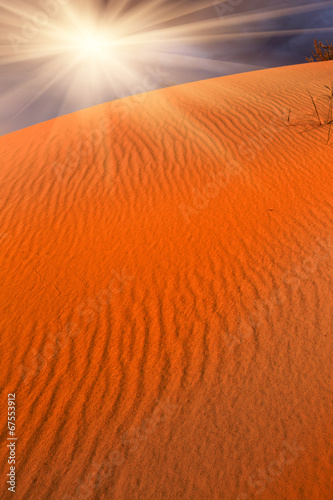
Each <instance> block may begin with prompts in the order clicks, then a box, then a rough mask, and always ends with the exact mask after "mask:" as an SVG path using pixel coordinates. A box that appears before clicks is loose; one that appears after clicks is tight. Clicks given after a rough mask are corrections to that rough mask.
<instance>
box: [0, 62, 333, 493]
mask: <svg viewBox="0 0 333 500" xmlns="http://www.w3.org/2000/svg"><path fill="white" fill-rule="evenodd" d="M332 75H333V63H332V62H326V63H313V64H305V65H300V66H293V67H286V68H278V69H272V70H264V71H257V72H253V73H247V74H242V75H235V76H230V77H223V78H217V79H212V80H207V81H202V82H197V83H191V84H187V85H182V86H179V87H174V88H168V89H163V90H158V91H154V92H151V93H148V94H144V95H141V96H135V97H131V98H126V99H121V100H119V101H115V102H112V103H108V104H105V105H101V106H97V107H94V108H91V109H88V110H84V111H82V112H78V113H75V114H72V115H67V116H64V117H61V118H57V119H55V120H51V121H49V122H46V123H42V124H40V125H37V126H33V127H30V128H28V129H25V130H22V131H19V132H15V133H13V134H9V135H7V136H3V137H1V138H0V154H1V169H0V177H1V179H0V189H1V197H0V200H1V227H0V233H1V238H0V247H1V252H2V260H1V285H2V286H1V302H0V305H1V315H0V318H1V332H2V334H1V353H2V355H1V373H0V377H1V384H0V387H1V391H2V397H1V408H2V410H1V415H2V417H1V418H3V425H2V434H1V436H2V443H3V444H2V446H1V473H2V474H1V477H2V484H1V490H2V493H1V498H7V497H8V498H10V495H11V494H12V493H11V492H9V491H7V486H6V484H5V481H6V479H5V478H6V474H7V473H8V471H9V465H8V463H7V458H8V448H7V447H6V442H7V441H6V440H7V437H8V429H7V427H6V407H7V406H6V401H7V394H8V393H15V394H16V404H17V429H16V436H17V463H16V467H17V489H16V498H17V499H30V498H31V499H33V498H38V499H45V500H46V499H55V500H59V499H64V500H65V499H67V500H68V499H86V498H92V499H124V500H125V499H126V500H132V499H140V500H141V499H145V500H146V499H154V500H156V499H198V500H199V499H200V500H201V499H207V500H208V499H209V500H212V499H226V500H229V499H230V500H233V499H237V500H245V499H252V498H257V497H258V498H259V497H261V498H265V499H279V500H281V499H286V500H287V499H288V500H290V499H294V498H295V499H309V500H310V499H311V500H314V499H329V498H332V491H333V488H332V486H333V485H332V479H331V478H332V477H333V474H332V445H331V443H332V383H331V382H332V378H331V360H332V354H333V349H332V346H333V344H332V318H333V308H332V249H333V238H332V230H333V210H332V208H333V207H332V187H333V181H332V147H333V138H332V140H331V142H330V143H329V144H328V145H327V144H326V142H327V134H328V129H327V127H325V126H323V127H319V126H318V125H317V122H316V116H315V114H314V110H313V107H312V104H311V100H310V98H309V95H308V94H307V89H308V90H309V91H310V92H311V93H312V94H313V96H314V97H315V98H316V100H317V102H318V106H319V109H320V112H321V113H322V116H323V117H324V116H325V113H326V112H327V101H325V97H324V96H325V92H326V90H325V87H324V85H329V84H330V82H331V78H332ZM289 110H291V113H290V121H289V122H288V115H289Z"/></svg>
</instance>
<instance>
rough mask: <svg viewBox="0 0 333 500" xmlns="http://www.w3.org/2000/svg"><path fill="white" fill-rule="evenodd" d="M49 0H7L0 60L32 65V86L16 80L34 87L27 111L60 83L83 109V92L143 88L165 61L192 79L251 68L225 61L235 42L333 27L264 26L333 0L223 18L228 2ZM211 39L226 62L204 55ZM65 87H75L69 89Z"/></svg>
mask: <svg viewBox="0 0 333 500" xmlns="http://www.w3.org/2000/svg"><path fill="white" fill-rule="evenodd" d="M49 1H50V2H52V5H53V6H57V7H54V13H53V14H52V15H51V11H50V10H49V11H48V14H47V13H46V12H45V11H43V10H42V6H43V1H37V0H32V2H29V4H27V3H26V2H22V1H18V2H16V3H15V4H13V3H10V2H7V1H6V2H5V1H4V0H0V9H1V12H2V24H3V26H4V27H5V29H4V30H3V31H2V33H1V34H0V66H6V65H12V67H13V68H14V71H15V70H16V69H17V68H19V67H20V65H21V66H22V67H23V66H24V67H25V68H30V74H31V75H32V76H31V77H29V78H30V80H29V85H27V86H26V87H24V85H22V86H21V85H16V87H15V89H14V95H16V97H17V101H18V102H21V96H22V94H24V92H27V97H26V100H27V104H26V105H24V106H23V110H22V112H23V111H24V110H25V109H27V107H28V106H29V105H30V104H31V103H33V102H34V101H36V99H39V98H40V96H41V95H42V94H43V93H45V92H48V91H49V90H50V88H51V87H52V86H53V85H56V84H57V85H59V86H60V87H61V88H62V92H63V94H64V99H65V100H66V99H67V98H68V99H70V97H69V95H72V96H74V97H75V98H74V97H73V100H75V102H76V103H77V106H78V107H79V102H80V98H82V99H81V102H82V106H85V105H86V102H87V98H86V96H87V95H89V93H90V101H89V99H88V101H89V102H90V103H91V105H93V104H94V102H97V101H98V100H99V99H100V98H101V99H102V96H109V99H111V98H113V95H114V93H115V94H116V96H119V95H130V94H132V93H133V92H134V91H135V90H138V89H141V90H138V92H141V91H144V89H143V87H144V86H143V85H142V82H143V81H147V80H148V77H147V75H146V74H145V73H146V72H147V67H150V66H152V65H156V64H161V63H162V64H163V66H164V68H167V67H168V68H170V70H169V69H168V71H171V68H173V70H172V71H173V73H174V75H176V74H177V82H176V83H178V82H185V81H189V79H191V78H192V77H193V75H194V74H195V72H196V71H201V70H202V71H203V70H206V71H207V72H208V73H209V74H225V71H229V72H232V71H234V72H235V71H249V70H251V69H258V68H259V67H261V66H252V65H251V64H250V65H246V64H244V62H243V63H242V64H238V63H232V62H230V61H225V60H224V59H225V57H223V56H224V55H225V53H226V51H228V44H232V43H233V42H234V41H235V40H236V41H241V40H253V43H254V44H255V43H256V40H259V39H261V38H267V39H271V38H273V37H288V36H295V35H298V34H311V33H316V34H318V33H321V32H323V33H324V32H326V33H328V32H331V31H333V27H326V28H319V29H318V28H311V29H300V28H299V29H287V30H271V31H268V30H264V29H261V28H262V27H264V26H265V22H270V21H272V20H276V19H279V18H283V17H285V16H291V15H299V14H302V13H306V12H312V11H316V10H318V9H324V8H327V7H331V6H332V5H333V1H332V0H331V1H327V0H326V1H320V2H316V3H315V2H312V3H310V4H306V5H298V6H289V7H286V6H285V7H283V8H281V7H280V8H273V7H265V8H263V9H255V10H246V11H245V12H244V9H239V10H238V11H237V12H236V11H235V12H231V14H229V15H225V16H223V17H221V16H219V15H218V12H217V9H215V8H214V5H215V7H216V5H220V4H221V5H222V4H223V3H225V2H223V1H221V2H219V3H218V4H216V2H215V4H214V2H212V0H200V1H198V2H188V1H166V0H146V1H142V2H139V3H137V4H136V5H134V6H133V2H131V1H129V0H126V1H124V0H114V1H113V2H109V3H108V4H107V5H106V6H105V8H103V9H102V8H101V2H100V3H99V5H97V4H96V2H94V1H93V0H80V2H77V3H75V2H74V3H71V2H69V1H65V0H49ZM225 1H227V0H225ZM198 18H199V19H200V20H198ZM244 26H246V30H245V29H244ZM212 44H216V46H218V45H219V46H220V47H221V48H222V49H221V50H222V53H221V55H220V60H219V61H216V60H215V59H210V58H209V57H208V58H207V57H201V54H202V51H205V47H206V46H207V47H208V46H211V45H212ZM198 48H199V50H198V51H197V53H196V54H195V51H196V49H198ZM226 68H228V69H226ZM203 74H204V73H203ZM160 80H161V81H160ZM162 80H163V78H162V77H161V79H156V85H158V84H160V85H163V82H162ZM169 80H172V81H174V80H175V77H174V78H172V77H170V78H169ZM38 82H42V83H41V85H39V84H38ZM64 85H68V86H69V87H70V89H71V91H70V92H68V93H67V92H66V91H65V90H63V86H64ZM151 88H153V85H151V86H149V90H150V89H151ZM27 89H28V90H27ZM142 89H143V90H142ZM12 91H13V89H11V93H12ZM15 92H16V94H15ZM30 94H31V95H30ZM6 95H7V91H5V92H3V99H4V100H5V99H6ZM66 96H67V97H66ZM104 98H105V99H107V97H104ZM64 107H65V106H64ZM70 109H72V108H70ZM15 116H17V115H15Z"/></svg>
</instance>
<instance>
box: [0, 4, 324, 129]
mask: <svg viewBox="0 0 333 500" xmlns="http://www.w3.org/2000/svg"><path fill="white" fill-rule="evenodd" d="M44 1H46V0H44ZM52 1H59V2H68V3H69V4H70V3H73V4H74V5H75V4H76V5H80V0H77V1H74V2H71V0H52ZM125 3H126V2H125ZM125 3H124V6H125ZM165 3H167V4H170V6H174V8H175V9H179V8H180V7H182V6H184V7H186V6H187V5H191V6H193V7H196V6H200V5H202V3H203V2H202V0H191V1H190V2H188V1H179V0H178V1H177V2H165ZM324 3H325V5H324V7H322V4H324ZM13 4H15V1H12V2H11V5H13ZM141 4H143V2H140V1H130V2H127V3H126V8H125V7H124V9H123V12H122V15H124V16H125V15H126V12H131V9H132V8H133V7H138V6H140V5H141ZM311 4H312V5H313V4H314V2H312V1H308V0H289V1H288V2H287V1H283V0H268V1H263V0H229V1H227V2H225V3H223V4H222V3H221V4H220V3H218V2H217V1H214V0H212V1H211V3H207V7H206V8H204V9H201V10H199V11H197V12H193V13H191V14H188V15H186V16H182V17H181V18H179V19H175V20H172V21H169V22H167V23H165V22H163V18H161V19H160V20H159V21H158V22H157V21H156V23H157V24H156V28H159V27H162V28H164V27H168V26H175V25H180V24H185V23H186V24H189V23H193V22H196V23H198V22H199V21H204V20H209V19H215V20H217V23H215V25H214V29H213V31H212V33H213V34H214V33H216V34H218V33H226V34H228V33H229V34H230V33H236V35H237V33H238V34H239V36H236V37H233V38H232V39H227V38H226V39H224V40H218V41H217V40H213V41H210V42H209V43H207V41H205V43H203V41H202V40H201V39H199V38H198V40H197V41H196V40H192V42H191V44H190V45H187V44H185V43H178V44H177V45H176V46H175V47H173V46H171V48H170V47H167V48H166V52H167V53H168V54H167V55H163V56H161V55H159V56H158V57H157V58H156V61H155V63H154V64H153V65H151V64H150V65H149V68H150V69H149V70H148V72H149V71H154V68H159V69H158V71H159V72H160V73H161V75H160V77H157V78H156V79H155V87H156V88H158V87H161V86H163V85H164V84H165V83H175V84H181V83H186V82H189V81H194V80H201V79H205V78H213V77H218V76H223V75H227V74H233V73H239V72H243V71H250V70H255V69H260V68H269V67H276V66H284V65H290V64H299V63H304V62H305V57H306V56H310V55H311V52H312V48H313V39H314V38H318V39H319V40H322V41H326V40H330V41H332V40H333V1H332V2H317V3H316V4H315V5H316V7H315V8H312V9H311V11H308V12H301V11H299V12H297V13H295V14H293V15H291V14H290V13H289V14H286V15H283V12H280V13H277V14H274V15H270V13H271V12H273V11H277V10H280V11H281V10H282V9H286V8H287V9H288V8H289V9H290V8H291V7H302V6H303V7H304V8H306V7H307V6H309V5H311ZM19 5H22V2H20V3H19ZM38 5H40V2H37V4H36V8H37V6H38ZM96 5H99V6H100V17H101V19H103V17H105V16H107V15H108V11H109V10H110V9H112V7H111V6H112V2H111V3H110V2H107V1H106V0H104V1H103V0H101V1H100V3H98V2H95V6H96ZM260 11H261V12H262V15H261V16H259V17H258V16H256V18H255V20H253V17H252V18H251V15H253V13H256V12H260ZM1 13H2V11H1V8H0V19H1V21H0V23H1V24H2V27H3V28H4V29H3V30H2V31H3V35H2V37H1V49H2V50H1V59H2V61H1V63H2V65H1V81H0V92H1V94H0V99H1V102H0V126H1V128H0V134H1V135H2V134H5V133H9V132H11V131H14V130H18V129H21V128H23V127H27V126H30V125H32V124H35V123H39V122H41V121H45V120H47V119H50V118H54V117H56V116H59V115H62V114H66V113H69V112H72V111H76V110H77V109H80V108H82V107H88V106H93V105H95V104H99V103H101V102H107V101H110V100H112V99H114V98H120V97H123V96H126V95H131V94H133V92H134V93H135V90H133V89H135V88H137V89H140V88H141V89H143V90H144V85H142V82H143V81H146V80H145V73H146V72H147V67H143V68H140V67H139V66H140V65H138V68H137V70H138V84H137V85H136V86H135V87H133V85H131V86H130V87H128V86H127V85H126V81H124V82H123V87H122V88H121V89H120V88H119V86H118V88H117V91H115V90H114V88H111V87H110V86H109V87H108V88H104V89H103V92H102V93H99V94H98V95H97V94H94V93H89V95H87V96H85V98H84V100H82V101H80V102H79V101H75V102H74V101H73V100H72V101H71V100H68V101H65V100H64V96H65V94H66V88H67V87H68V86H69V85H70V83H71V82H70V76H69V77H65V78H64V79H63V80H60V81H57V83H55V84H52V83H51V81H52V78H53V77H54V75H53V74H52V67H53V66H52V65H53V62H52V58H48V57H46V58H42V59H37V60H34V59H31V60H30V61H26V60H25V61H19V60H18V61H15V62H10V63H7V64H4V62H7V58H6V57H5V56H6V54H8V53H9V54H10V53H11V51H12V47H11V46H10V43H9V39H8V33H9V32H13V28H12V26H11V25H10V23H8V21H7V18H6V16H5V17H4V16H2V15H1ZM5 14H6V12H5ZM11 15H12V14H11ZM237 16H238V17H239V16H241V17H240V19H241V22H239V23H236V24H235V25H233V26H232V27H230V26H228V20H229V19H231V18H236V19H237ZM21 18H22V16H21ZM2 19H5V20H4V21H2ZM11 22H12V21H11ZM20 22H21V23H22V20H19V18H18V19H17V27H20ZM6 23H7V24H6ZM12 24H13V22H12ZM18 29H19V28H16V32H18V31H17V30H18ZM20 29H21V28H20ZM137 29H138V30H139V29H140V27H139V26H137ZM294 30H297V33H291V34H288V35H285V34H281V36H276V34H274V36H273V35H272V36H271V35H270V33H271V32H277V31H294ZM307 30H312V31H311V32H307ZM258 32H265V35H263V36H257V35H256V34H255V35H253V37H245V38H244V37H243V36H244V35H246V34H247V33H258ZM184 55H185V56H187V59H186V62H184V63H181V64H180V63H177V64H175V61H177V60H180V61H182V60H181V59H180V58H181V57H182V56H184ZM177 58H178V59H177ZM45 68H47V71H45ZM42 69H43V75H44V76H43V77H41V76H40V74H41V71H42ZM155 72H156V71H155ZM82 86H84V82H82ZM147 90H151V88H148V89H147Z"/></svg>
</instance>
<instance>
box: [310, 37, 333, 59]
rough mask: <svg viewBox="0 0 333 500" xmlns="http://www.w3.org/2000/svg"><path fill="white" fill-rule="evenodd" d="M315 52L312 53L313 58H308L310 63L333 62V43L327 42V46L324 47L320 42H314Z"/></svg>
mask: <svg viewBox="0 0 333 500" xmlns="http://www.w3.org/2000/svg"><path fill="white" fill-rule="evenodd" d="M313 43H314V48H315V50H314V52H312V56H311V57H306V60H307V61H308V62H314V61H315V60H316V61H332V60H333V43H329V42H328V40H327V42H326V43H327V45H324V44H323V43H322V42H318V40H314V42H313Z"/></svg>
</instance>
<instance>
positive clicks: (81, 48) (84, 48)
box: [74, 31, 114, 59]
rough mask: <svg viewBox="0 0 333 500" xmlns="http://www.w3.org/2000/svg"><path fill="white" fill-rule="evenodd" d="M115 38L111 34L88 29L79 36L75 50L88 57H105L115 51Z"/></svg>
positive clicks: (83, 56)
mask: <svg viewBox="0 0 333 500" xmlns="http://www.w3.org/2000/svg"><path fill="white" fill-rule="evenodd" d="M113 45H114V40H113V39H112V38H111V37H110V36H109V37H107V36H106V35H103V34H100V33H97V32H94V31H87V32H86V33H85V34H84V35H80V36H78V37H77V40H76V41H75V43H74V50H76V51H77V53H78V55H79V56H81V57H82V58H86V59H95V58H97V59H105V58H108V57H111V56H112V54H113V53H114V48H113ZM112 49H113V50H112Z"/></svg>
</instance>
